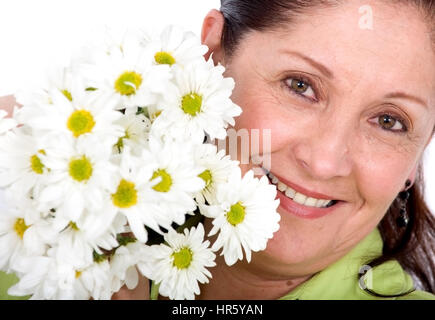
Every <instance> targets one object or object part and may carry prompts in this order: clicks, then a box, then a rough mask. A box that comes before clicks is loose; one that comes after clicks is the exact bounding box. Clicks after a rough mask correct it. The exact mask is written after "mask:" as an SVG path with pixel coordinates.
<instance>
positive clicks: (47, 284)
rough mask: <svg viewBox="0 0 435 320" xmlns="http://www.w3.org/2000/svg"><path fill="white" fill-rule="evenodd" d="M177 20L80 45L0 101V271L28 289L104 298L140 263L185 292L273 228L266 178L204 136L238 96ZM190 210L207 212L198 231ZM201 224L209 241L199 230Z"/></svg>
mask: <svg viewBox="0 0 435 320" xmlns="http://www.w3.org/2000/svg"><path fill="white" fill-rule="evenodd" d="M206 52H207V47H205V46H203V45H201V44H200V42H199V39H197V37H196V36H194V35H193V34H191V33H188V32H184V31H182V30H181V29H179V28H176V27H172V26H171V27H167V28H165V29H164V30H163V32H161V33H159V34H156V35H148V34H145V33H144V34H139V35H138V34H136V33H134V34H133V33H132V32H127V33H125V35H124V36H123V37H122V39H120V40H119V41H112V42H109V43H107V42H105V43H104V44H103V45H95V46H92V47H87V48H86V50H83V52H82V54H80V55H78V56H77V57H76V58H73V59H72V61H71V64H70V65H68V66H67V67H64V68H59V70H57V71H56V73H55V74H53V75H51V76H50V77H49V79H48V81H47V84H46V85H45V86H44V87H43V88H41V89H40V90H35V91H32V92H29V93H24V94H19V95H18V96H17V98H18V102H19V103H20V104H21V105H22V106H21V107H20V108H16V109H15V111H14V115H13V117H12V118H10V119H9V118H5V115H6V113H5V112H1V111H0V187H1V188H2V194H3V198H4V199H2V200H1V202H2V204H3V206H2V209H0V270H2V271H5V272H8V273H14V274H16V275H17V276H18V278H19V279H20V280H19V282H18V283H17V284H15V285H14V286H13V287H11V288H10V289H9V294H11V295H15V296H26V295H28V296H30V297H31V298H32V299H91V298H92V299H110V298H111V296H112V294H113V293H115V292H117V291H118V290H119V289H120V288H121V287H122V286H124V285H126V286H127V287H128V288H130V289H132V288H135V287H136V285H137V283H138V279H139V277H140V276H141V275H140V274H142V275H144V276H146V277H148V278H149V279H151V280H153V281H154V283H155V284H156V285H158V288H159V293H160V294H161V295H163V296H166V297H169V298H170V299H194V298H195V295H197V294H199V293H200V290H199V283H201V284H204V283H207V282H208V281H209V278H210V277H211V273H210V271H209V269H210V268H212V267H214V266H215V257H216V255H215V252H219V251H221V255H223V256H224V260H225V263H226V264H228V265H232V264H234V263H235V262H237V261H238V260H242V259H243V258H244V257H245V258H246V259H247V261H250V259H251V252H256V251H260V250H264V249H265V248H266V244H267V241H268V239H270V238H272V236H273V233H274V232H275V231H277V230H278V228H279V225H278V222H279V214H278V213H277V212H276V208H277V206H278V201H277V200H275V196H276V189H275V187H274V186H273V185H271V184H269V182H268V180H267V178H266V177H265V176H263V177H262V178H261V179H259V178H256V177H254V174H253V172H252V171H249V172H248V173H247V174H245V175H244V176H243V177H242V174H241V171H240V169H239V166H238V165H239V163H238V162H237V161H234V160H231V159H230V157H229V156H226V155H225V151H224V150H218V149H217V147H216V146H215V145H214V144H211V143H209V142H207V141H208V139H207V138H210V139H209V140H210V141H213V139H220V140H222V139H225V138H226V135H227V133H226V129H227V127H228V126H229V125H233V124H234V118H235V117H237V116H238V115H240V113H241V109H240V108H239V107H238V106H237V105H235V104H234V103H233V102H232V101H231V99H230V96H231V93H232V90H233V87H234V81H233V80H232V79H231V78H225V77H224V76H223V72H224V68H223V67H222V66H220V65H219V66H215V65H214V64H213V62H212V60H211V59H210V60H208V61H207V60H205V59H204V57H203V56H204V54H205V53H206ZM204 217H207V219H209V220H207V221H210V224H209V225H210V228H209V229H210V230H209V233H208V234H207V235H206V234H205V228H204V226H203V222H204ZM211 236H214V237H213V239H215V241H214V243H210V240H207V237H211Z"/></svg>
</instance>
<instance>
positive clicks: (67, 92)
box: [61, 89, 73, 101]
mask: <svg viewBox="0 0 435 320" xmlns="http://www.w3.org/2000/svg"><path fill="white" fill-rule="evenodd" d="M61 92H62V93H63V95H64V96H65V97H66V98H67V99H68V100H69V101H72V99H73V98H72V94H71V92H69V91H68V90H66V89H65V90H62V91H61Z"/></svg>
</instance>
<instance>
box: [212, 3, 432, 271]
mask: <svg viewBox="0 0 435 320" xmlns="http://www.w3.org/2000/svg"><path fill="white" fill-rule="evenodd" d="M385 3H387V2H385ZM363 5H364V2H359V1H352V2H351V3H348V4H346V5H342V6H339V7H335V8H328V9H322V10H321V11H316V10H315V9H314V10H311V11H310V14H309V15H303V16H300V17H298V18H297V20H296V21H295V24H292V25H291V26H290V25H289V28H288V29H285V28H283V29H280V30H276V31H273V32H252V33H250V34H248V35H247V37H246V38H244V39H243V40H242V41H241V43H240V46H239V47H238V49H237V51H236V52H235V54H234V55H233V56H232V57H231V59H230V60H228V61H227V62H225V60H223V61H221V62H222V63H223V64H224V65H225V66H226V68H227V72H226V75H227V76H231V77H233V78H234V79H235V81H236V87H235V90H234V92H233V96H232V98H233V101H234V102H235V103H237V104H238V105H240V106H241V107H242V109H243V113H242V115H241V116H240V117H238V118H237V120H236V126H235V129H236V130H239V129H242V128H246V129H248V130H252V129H259V130H260V137H261V136H262V134H261V133H262V131H263V130H265V129H270V130H271V133H272V139H271V150H262V149H261V148H260V153H261V154H262V155H263V157H266V156H270V159H271V167H270V168H267V169H270V171H271V172H272V174H273V175H275V176H277V177H278V179H279V180H280V181H282V182H284V183H285V185H287V186H291V187H292V189H294V190H295V191H299V193H300V194H301V195H299V196H298V199H295V200H291V197H295V196H294V195H292V192H291V191H289V192H288V194H289V197H290V198H289V197H287V196H286V195H285V192H279V198H280V200H281V205H280V207H279V213H280V214H281V223H280V226H281V227H280V230H279V231H278V232H277V233H276V234H275V236H274V238H273V239H272V240H270V241H269V243H268V247H267V250H266V251H264V252H261V253H258V254H257V255H256V256H254V258H253V262H252V266H253V267H255V266H257V267H259V268H261V269H262V270H263V272H264V270H266V271H267V270H270V272H271V274H275V275H276V274H282V275H283V276H287V275H288V274H293V275H299V276H302V275H309V274H312V273H314V272H317V271H319V270H321V269H322V268H324V267H325V266H327V265H328V264H330V263H331V262H333V261H335V260H337V259H338V258H340V257H341V256H343V255H344V254H345V253H347V252H348V251H349V250H350V249H351V248H352V247H353V246H354V245H355V244H356V243H358V242H359V241H360V240H362V238H364V237H365V236H366V235H367V234H368V233H369V232H370V231H372V230H373V229H374V228H375V227H376V225H377V224H378V223H379V221H380V220H381V219H382V217H383V216H384V214H385V212H386V210H387V209H388V207H389V206H390V204H391V203H392V201H393V200H394V199H395V197H396V196H397V194H398V192H400V191H401V190H402V189H403V188H404V184H405V181H406V179H408V178H411V179H412V178H413V174H414V173H415V170H416V166H417V164H418V162H419V160H420V157H421V156H422V153H423V151H424V148H425V146H426V145H427V143H428V142H429V140H430V137H431V134H432V131H433V128H434V125H435V105H434V102H435V87H434V84H435V55H434V51H433V47H432V43H431V41H430V36H429V34H428V26H427V24H426V23H425V22H424V21H423V20H422V18H421V16H420V14H419V13H418V12H417V11H416V10H411V8H408V7H405V6H392V5H388V4H384V3H382V2H381V3H380V2H376V3H373V4H372V5H371V9H372V12H373V27H372V29H366V28H361V27H360V25H361V23H360V22H361V19H363V18H364V17H363V14H362V13H360V11H359V9H360V7H361V6H363ZM205 39H206V40H205V42H206V44H207V41H208V40H207V39H211V38H210V37H208V38H207V36H206V37H205ZM220 56H222V53H221V52H219V51H217V52H215V58H216V57H220ZM250 132H251V131H250ZM261 145H262V144H261V143H260V146H261ZM239 156H240V154H239ZM242 167H243V171H244V172H246V171H247V170H249V169H251V168H253V167H254V165H253V164H252V163H250V164H244V165H242ZM302 195H306V196H310V197H311V198H314V199H317V200H321V199H325V200H336V201H338V202H337V204H335V205H333V206H332V207H329V208H313V202H311V204H310V203H305V204H304V205H303V204H300V203H303V201H304V197H303V196H302ZM312 201H314V200H312ZM298 202H299V203H298ZM316 204H317V205H319V204H320V202H319V201H316ZM259 257H261V259H259Z"/></svg>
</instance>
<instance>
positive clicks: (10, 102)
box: [0, 95, 19, 117]
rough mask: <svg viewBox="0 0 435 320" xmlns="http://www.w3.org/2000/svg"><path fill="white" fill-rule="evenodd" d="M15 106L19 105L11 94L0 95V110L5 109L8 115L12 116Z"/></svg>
mask: <svg viewBox="0 0 435 320" xmlns="http://www.w3.org/2000/svg"><path fill="white" fill-rule="evenodd" d="M15 106H19V105H18V104H17V101H16V100H15V97H14V96H13V95H9V96H3V97H0V110H5V111H6V112H7V113H8V116H9V117H11V116H12V113H13V111H14V107H15Z"/></svg>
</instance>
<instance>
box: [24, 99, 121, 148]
mask: <svg viewBox="0 0 435 320" xmlns="http://www.w3.org/2000/svg"><path fill="white" fill-rule="evenodd" d="M116 106H117V105H116V99H113V98H112V97H110V96H108V95H102V94H101V92H98V91H94V92H81V93H80V94H77V95H76V96H75V97H74V99H73V100H69V99H68V98H67V97H66V96H65V95H64V94H63V93H61V92H60V91H58V90H55V91H52V104H40V105H28V106H26V105H25V106H23V107H22V108H21V109H19V110H18V111H17V115H16V117H17V120H18V121H19V123H21V124H25V125H28V126H29V127H31V128H32V129H33V131H34V132H33V134H34V135H35V136H38V137H44V136H45V135H50V136H56V137H57V136H58V135H67V136H69V137H73V138H79V137H88V136H90V135H95V136H97V137H99V138H100V139H102V140H110V141H111V142H110V143H111V144H112V145H113V144H115V143H116V142H117V141H118V139H119V138H120V137H121V136H122V135H123V132H124V130H123V128H122V127H121V126H119V125H117V124H115V122H116V121H118V120H119V119H120V118H121V116H122V114H121V113H120V112H119V111H116V110H115V108H116Z"/></svg>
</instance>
